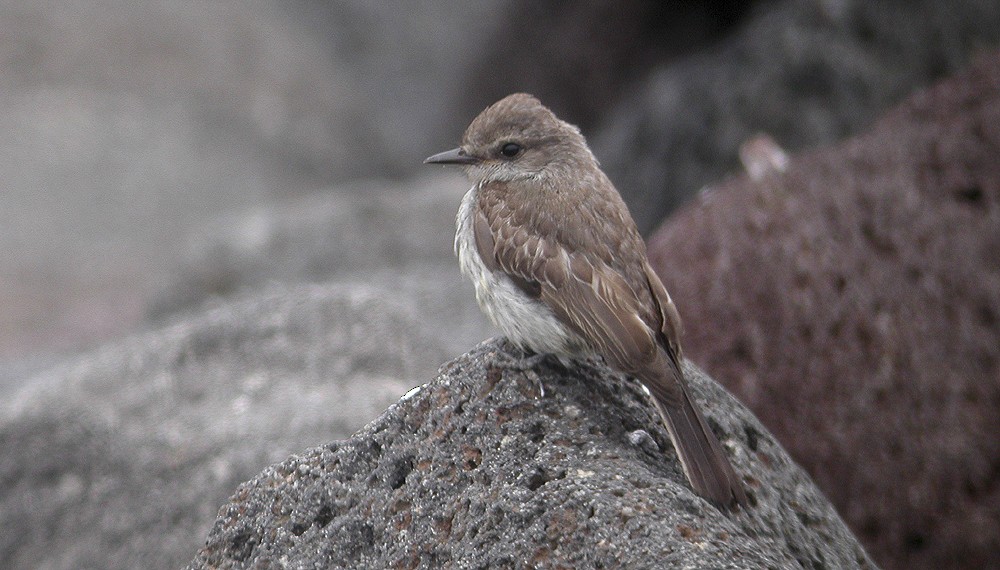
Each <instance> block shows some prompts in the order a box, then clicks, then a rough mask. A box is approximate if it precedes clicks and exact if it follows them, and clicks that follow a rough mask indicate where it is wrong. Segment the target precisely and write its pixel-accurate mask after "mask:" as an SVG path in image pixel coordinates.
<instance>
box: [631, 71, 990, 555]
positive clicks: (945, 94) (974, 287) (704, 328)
mask: <svg viewBox="0 0 1000 570" xmlns="http://www.w3.org/2000/svg"><path fill="white" fill-rule="evenodd" d="M998 157H1000V53H993V54H991V55H989V56H988V57H983V58H982V59H981V61H980V62H979V63H978V64H977V65H976V66H974V67H973V68H972V69H971V70H969V71H968V72H965V73H963V74H961V75H959V76H956V77H954V78H952V79H949V80H947V81H945V82H943V83H941V84H939V85H937V86H935V87H933V88H931V89H928V90H925V91H923V92H921V93H919V94H917V95H915V96H914V97H912V98H910V99H909V100H908V101H907V102H906V103H905V104H903V105H902V106H901V107H899V108H898V109H896V110H895V111H893V112H891V113H890V114H889V115H888V116H887V117H885V118H884V119H883V120H881V121H879V122H878V123H877V124H876V126H875V127H874V128H873V129H872V131H871V132H869V133H867V134H865V135H863V136H860V137H857V138H855V139H852V140H849V141H847V142H845V143H843V144H840V145H838V146H836V147H834V148H831V149H828V150H824V151H821V152H816V153H810V154H806V155H802V156H799V157H796V158H794V159H793V160H792V161H791V163H790V164H789V166H788V167H787V170H786V172H785V173H784V174H780V173H772V174H771V175H767V176H765V177H763V178H762V179H761V180H759V181H757V182H754V181H752V180H748V179H745V178H741V179H737V180H733V181H730V182H728V183H726V184H723V185H721V186H720V187H718V188H715V189H713V190H712V191H710V192H709V193H707V194H706V195H704V196H703V197H702V198H701V199H699V200H698V201H697V203H695V204H693V205H692V206H691V207H690V208H687V209H685V210H683V211H682V212H680V213H678V215H677V216H676V217H675V218H673V219H672V220H671V221H670V222H669V223H668V224H666V225H665V226H664V227H663V229H662V230H661V231H660V232H659V233H658V234H657V235H656V236H655V237H654V238H653V240H652V243H651V244H650V251H651V253H652V259H653V264H654V266H655V267H656V268H657V270H658V271H659V273H660V274H661V275H662V276H663V279H664V282H665V284H666V285H667V288H668V289H669V290H670V292H671V294H672V295H673V297H674V299H675V300H676V302H677V304H678V307H679V308H680V310H681V314H682V316H683V317H684V319H685V324H686V329H687V336H686V342H685V346H686V349H687V351H688V354H689V355H690V356H691V358H692V359H693V360H694V361H695V362H698V363H700V364H702V365H703V366H704V367H705V368H706V370H709V371H711V372H712V374H715V375H717V376H716V377H717V378H718V379H719V381H720V382H722V383H724V384H725V385H726V386H727V387H729V389H731V390H732V391H733V392H734V393H735V394H736V395H737V396H738V397H739V398H740V399H741V400H742V401H743V402H745V403H746V404H747V405H748V406H749V407H750V408H751V409H753V410H754V411H755V412H756V413H757V415H758V417H760V418H761V420H762V421H763V422H764V424H765V425H767V426H768V427H769V428H770V429H771V430H772V431H773V432H774V433H775V435H776V436H777V437H778V439H779V440H780V441H781V442H782V443H783V444H784V445H785V446H786V447H787V448H788V450H789V452H790V453H791V454H792V456H793V457H795V458H796V460H797V461H799V462H800V463H801V464H802V465H803V466H804V467H805V468H806V470H807V471H809V472H810V473H811V474H812V475H813V477H814V478H815V480H816V482H817V484H818V485H819V486H820V488H822V489H823V490H824V492H825V493H826V494H827V495H828V496H829V497H830V499H831V500H832V501H833V503H834V505H836V506H837V508H838V510H839V511H840V512H841V514H843V516H844V518H845V520H846V521H847V522H848V523H849V524H850V525H851V526H852V528H853V529H854V530H855V532H856V533H857V534H858V536H859V537H860V538H861V540H862V541H863V542H864V543H865V545H866V547H867V548H868V551H869V552H870V553H871V554H872V556H873V557H874V558H875V560H877V561H878V562H879V563H880V564H882V565H883V566H884V567H886V568H900V569H902V568H908V569H912V568H926V569H936V568H941V567H950V568H990V567H1000V533H998V532H995V530H994V529H997V528H1000V470H998V466H1000V437H998V435H997V434H1000V414H998V413H997V412H996V411H997V408H998V405H1000V160H998ZM984 529H990V530H989V531H985V530H984Z"/></svg>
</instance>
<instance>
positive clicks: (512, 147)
mask: <svg viewBox="0 0 1000 570" xmlns="http://www.w3.org/2000/svg"><path fill="white" fill-rule="evenodd" d="M519 152H521V145H519V144H517V143H512V142H510V143H507V144H505V145H503V146H502V147H500V154H502V155H503V156H504V158H514V157H515V156H517V153H519Z"/></svg>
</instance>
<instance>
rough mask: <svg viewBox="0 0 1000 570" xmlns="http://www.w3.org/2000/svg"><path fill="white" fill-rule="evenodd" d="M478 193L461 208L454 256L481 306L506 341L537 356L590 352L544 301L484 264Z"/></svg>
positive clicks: (472, 193) (473, 192) (468, 196)
mask: <svg viewBox="0 0 1000 570" xmlns="http://www.w3.org/2000/svg"><path fill="white" fill-rule="evenodd" d="M476 193H477V187H476V186H473V187H472V188H471V189H470V190H469V191H468V193H466V195H465V198H463V199H462V205H461V206H460V207H459V210H458V217H457V219H456V232H455V255H457V256H458V265H459V268H460V269H461V271H462V273H463V274H464V275H465V276H467V277H468V278H469V279H470V280H472V283H473V285H474V286H475V289H476V301H477V302H478V303H479V307H480V308H481V309H482V310H483V312H484V313H485V314H486V316H487V317H489V319H490V320H491V321H492V322H493V324H495V325H496V326H497V327H498V328H499V329H500V330H501V331H503V333H504V335H506V336H507V338H509V339H510V340H511V341H512V342H514V343H516V344H519V345H521V346H523V347H525V348H529V349H531V350H532V351H534V352H536V353H549V354H556V355H559V356H579V355H580V354H581V353H585V352H589V349H588V348H587V347H586V343H585V342H584V341H583V339H582V338H580V336H579V335H577V334H576V333H575V332H573V331H572V330H570V329H569V328H568V327H566V325H564V324H563V323H562V322H560V321H559V319H557V318H556V316H555V314H554V313H553V312H552V310H551V309H549V307H548V306H547V305H545V303H544V302H542V301H540V300H538V299H534V298H532V297H529V296H528V295H527V294H525V293H524V291H522V290H521V288H520V287H518V286H517V285H516V284H515V283H514V282H513V281H512V280H511V279H510V277H508V276H507V274H505V273H504V272H503V271H501V270H496V271H494V270H492V269H490V268H489V267H487V265H486V264H485V263H484V262H483V259H482V257H481V256H480V253H479V250H478V248H477V247H476V238H475V231H474V230H473V216H474V213H475V209H476V208H477V207H478V205H477V196H476Z"/></svg>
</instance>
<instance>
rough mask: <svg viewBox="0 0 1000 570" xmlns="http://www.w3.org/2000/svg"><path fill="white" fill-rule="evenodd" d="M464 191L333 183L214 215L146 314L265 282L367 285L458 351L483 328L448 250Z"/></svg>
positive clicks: (458, 179) (458, 180) (435, 176)
mask: <svg viewBox="0 0 1000 570" xmlns="http://www.w3.org/2000/svg"><path fill="white" fill-rule="evenodd" d="M467 189H468V182H467V181H466V180H465V177H464V176H462V175H461V173H460V172H457V171H455V172H438V173H434V172H430V173H428V175H427V176H424V177H421V178H419V179H416V180H413V181H410V182H408V183H403V184H392V183H388V182H384V181H366V182H356V183H349V184H342V185H339V186H337V187H336V188H332V189H330V190H329V191H328V192H325V193H323V194H316V195H311V196H301V197H298V198H294V199H286V200H282V201H280V202H275V203H272V204H269V205H267V206H264V207H257V208H251V209H248V210H245V211H241V212H236V213H233V214H231V215H228V216H223V217H220V218H218V219H216V220H214V221H213V222H211V223H208V224H206V225H205V226H204V227H203V228H202V229H201V230H200V231H198V232H196V233H194V234H193V235H192V236H190V238H189V239H188V244H187V247H186V248H185V249H184V250H183V251H182V252H181V253H180V254H179V255H178V260H179V261H178V263H177V265H176V268H175V269H174V270H173V271H171V276H170V277H169V278H167V279H163V280H162V281H161V283H160V287H159V288H160V292H159V293H158V294H156V295H155V297H154V301H153V302H152V303H151V305H150V307H149V309H148V314H149V315H150V317H151V318H153V319H162V318H164V317H165V316H168V315H171V314H175V313H177V312H181V311H185V310H194V309H196V308H197V307H198V306H199V305H200V304H201V303H203V302H204V301H205V300H207V299H211V298H214V297H225V296H228V295H232V294H235V293H239V292H243V293H246V292H247V291H253V290H255V289H259V288H261V287H264V286H268V285H269V284H270V285H273V284H278V283H280V284H287V285H291V284H295V283H301V282H322V281H328V280H336V281H337V282H341V283H352V284H355V285H357V286H361V287H364V286H365V284H367V283H374V284H379V285H380V286H381V287H383V288H384V289H386V290H389V289H391V290H393V291H394V292H395V296H396V298H397V302H398V303H401V304H405V305H408V308H409V309H410V310H411V311H412V312H414V313H419V314H420V315H421V318H420V319H419V321H420V323H421V324H426V325H427V326H426V327H425V328H423V329H422V330H423V331H424V334H426V335H428V338H435V339H437V340H438V341H439V342H442V343H444V344H445V345H447V346H449V347H450V352H451V353H452V354H457V353H462V352H465V351H467V350H469V349H470V348H472V346H474V345H475V343H477V342H478V341H480V340H482V339H483V338H485V337H487V336H489V334H490V333H489V331H490V330H491V328H490V326H489V325H488V324H487V322H486V320H485V319H484V317H483V316H482V314H481V313H480V312H479V310H478V308H477V307H476V305H475V301H474V296H473V293H472V286H471V284H469V283H468V282H465V283H463V282H462V279H461V276H460V273H459V271H458V264H457V261H456V260H455V255H454V252H453V245H452V244H453V240H454V234H455V214H456V212H457V211H458V204H459V202H460V201H461V197H462V195H463V194H464V192H465V191H466V190H467Z"/></svg>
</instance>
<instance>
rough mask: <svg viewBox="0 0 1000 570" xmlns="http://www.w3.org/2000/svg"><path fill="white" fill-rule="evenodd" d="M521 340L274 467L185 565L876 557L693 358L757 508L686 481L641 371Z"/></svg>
mask: <svg viewBox="0 0 1000 570" xmlns="http://www.w3.org/2000/svg"><path fill="white" fill-rule="evenodd" d="M522 357H523V355H522V353H520V351H518V350H517V349H514V348H513V347H511V346H510V345H509V344H508V343H507V342H506V341H503V340H499V341H497V340H494V341H490V342H487V343H484V344H483V345H481V346H480V347H478V348H477V349H476V350H474V351H473V352H471V353H470V354H467V355H465V356H463V357H461V358H459V359H457V360H455V361H452V362H450V363H448V364H446V365H445V366H444V367H443V368H442V370H441V372H440V373H439V376H438V377H437V378H436V379H434V380H433V381H432V382H430V383H428V384H426V385H424V386H423V387H421V388H420V389H419V391H416V392H414V393H411V394H409V395H408V396H407V397H404V398H403V399H402V400H401V401H400V402H399V403H398V404H396V405H395V406H393V407H391V408H390V409H389V410H388V411H387V412H386V413H385V414H383V415H382V416H381V417H379V418H378V419H376V420H375V421H373V422H372V423H371V424H369V425H368V426H366V427H365V428H364V429H362V430H361V431H359V432H358V433H357V434H355V435H354V436H353V437H351V438H350V439H348V440H345V441H340V442H335V443H331V444H329V445H326V446H324V447H320V448H315V449H311V450H308V451H305V452H304V453H302V454H301V455H296V456H293V457H291V458H289V459H288V460H286V461H284V462H282V463H279V464H277V465H274V466H272V467H269V468H268V469H266V470H265V471H264V472H263V473H261V474H260V475H258V476H257V477H255V478H254V479H252V480H251V481H249V482H247V483H245V484H244V485H242V486H240V488H239V489H238V490H237V491H236V494H235V495H234V496H233V497H232V498H231V499H230V502H229V503H228V504H226V505H224V506H223V507H222V509H221V510H220V511H219V519H218V520H217V521H216V524H215V527H214V529H213V530H212V532H211V533H210V534H209V536H208V541H207V543H206V546H205V548H203V549H202V550H201V551H200V552H199V553H198V555H197V557H196V558H195V559H194V560H193V561H192V563H191V564H190V566H189V568H190V569H192V570H193V569H202V568H270V567H288V568H536V567H537V568H580V569H583V568H734V569H735V568H741V569H746V568H800V567H805V568H874V565H873V564H872V562H871V561H870V560H869V559H868V557H867V556H866V554H865V553H864V551H863V550H862V548H861V547H860V546H859V545H858V543H857V541H856V540H855V539H854V538H853V537H852V535H851V534H850V532H849V531H848V530H847V528H846V526H845V525H844V524H843V522H842V521H841V520H840V518H839V517H838V516H837V514H836V512H835V511H834V510H833V508H832V507H831V506H830V504H829V503H828V502H827V501H826V499H825V498H823V496H822V494H821V493H820V492H819V491H818V490H817V489H816V487H815V486H814V485H813V484H812V483H811V482H810V480H809V478H808V477H807V476H806V475H805V474H804V472H803V471H802V470H801V469H800V468H799V467H797V466H796V465H795V464H794V463H793V462H792V461H791V460H790V459H789V458H788V456H787V455H786V453H785V452H784V451H783V450H782V448H781V447H780V446H779V445H778V444H777V442H776V441H775V440H774V438H773V437H772V436H771V435H770V434H769V433H767V431H766V430H765V429H764V428H763V427H762V426H761V425H760V423H759V422H757V420H756V419H754V418H753V416H752V415H751V414H750V413H749V412H748V411H747V410H746V409H745V408H743V407H742V406H740V405H739V404H738V403H737V402H736V401H735V400H734V399H733V398H732V397H731V396H729V395H727V394H726V393H725V392H724V391H723V390H722V389H721V388H720V387H719V386H717V385H716V384H715V383H714V382H713V381H712V380H711V379H709V378H708V377H707V376H705V375H704V374H703V373H701V372H700V371H698V370H697V369H696V368H694V367H689V368H688V374H689V376H690V377H691V380H692V386H693V390H694V394H695V396H696V398H697V399H698V400H699V401H700V402H702V405H703V407H704V409H705V410H706V412H707V415H708V417H709V418H710V420H709V421H710V423H712V424H713V426H714V428H713V429H715V430H716V433H717V434H718V435H719V436H720V438H721V440H722V441H723V442H724V446H725V447H726V448H727V449H728V450H729V452H730V455H731V456H732V458H733V463H734V466H735V467H736V469H737V471H738V472H740V473H742V474H743V476H744V480H745V481H746V484H747V488H748V492H749V495H750V497H751V501H752V504H753V506H752V507H751V508H750V509H749V510H748V511H745V512H739V513H736V514H733V515H731V516H727V515H725V514H723V513H721V512H720V511H718V510H716V509H715V508H714V507H712V506H710V505H709V504H708V503H706V502H705V501H704V500H702V499H700V498H699V497H697V496H696V495H694V494H693V492H692V491H691V490H690V489H689V488H688V486H687V484H686V483H685V480H684V476H683V474H682V473H681V469H680V466H679V464H678V462H677V460H676V456H675V455H674V453H673V451H672V447H671V446H670V443H669V439H668V436H667V434H666V432H665V430H664V429H663V428H662V427H661V426H660V424H659V421H658V419H657V416H656V412H655V411H654V409H653V408H652V406H651V405H649V402H648V400H647V396H646V395H645V394H644V392H643V391H642V390H641V388H640V386H639V385H638V383H637V382H635V381H633V380H630V379H627V378H624V377H622V376H620V375H617V374H615V373H613V372H611V371H610V370H609V369H608V368H606V367H605V366H603V365H601V364H598V363H593V362H591V363H585V364H582V365H580V366H574V367H573V368H572V369H566V368H563V367H562V366H560V365H558V364H557V363H553V362H549V361H543V364H541V365H540V366H538V367H537V368H526V367H525V365H524V361H523V360H521V358H522ZM543 390H544V394H543V393H542V391H543Z"/></svg>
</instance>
